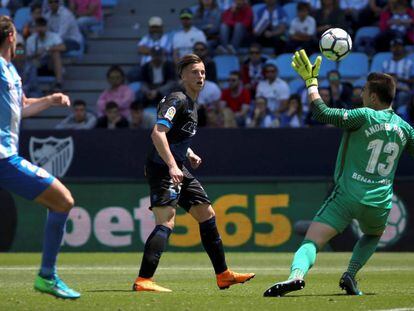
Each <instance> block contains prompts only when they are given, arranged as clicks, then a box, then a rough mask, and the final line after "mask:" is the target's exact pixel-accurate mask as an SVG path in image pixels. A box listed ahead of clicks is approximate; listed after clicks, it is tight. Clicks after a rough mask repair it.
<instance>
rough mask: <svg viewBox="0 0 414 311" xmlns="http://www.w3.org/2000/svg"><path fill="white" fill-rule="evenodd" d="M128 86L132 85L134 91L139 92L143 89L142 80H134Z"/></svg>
mask: <svg viewBox="0 0 414 311" xmlns="http://www.w3.org/2000/svg"><path fill="white" fill-rule="evenodd" d="M128 86H129V87H130V89H131V90H133V91H134V93H138V92H139V90H140V89H141V82H139V81H136V82H132V83H130V84H128Z"/></svg>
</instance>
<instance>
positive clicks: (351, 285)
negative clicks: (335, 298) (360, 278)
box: [339, 272, 362, 296]
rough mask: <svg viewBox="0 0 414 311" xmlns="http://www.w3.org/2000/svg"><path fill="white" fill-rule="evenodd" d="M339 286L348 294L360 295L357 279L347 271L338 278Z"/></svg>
mask: <svg viewBox="0 0 414 311" xmlns="http://www.w3.org/2000/svg"><path fill="white" fill-rule="evenodd" d="M339 287H340V288H341V289H343V290H345V291H346V293H347V294H348V295H358V296H361V295H362V292H361V291H360V290H359V289H358V283H357V281H356V280H355V278H354V277H353V276H352V275H350V274H349V273H348V272H344V274H342V277H341V279H340V280H339Z"/></svg>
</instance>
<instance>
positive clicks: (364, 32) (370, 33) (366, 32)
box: [354, 26, 380, 46]
mask: <svg viewBox="0 0 414 311" xmlns="http://www.w3.org/2000/svg"><path fill="white" fill-rule="evenodd" d="M379 32H380V29H379V27H375V26H367V27H361V28H359V29H358V31H357V32H356V34H355V38H354V43H355V45H356V46H357V45H358V44H359V43H360V41H361V40H362V39H363V38H375V37H376V36H377V35H378V34H379Z"/></svg>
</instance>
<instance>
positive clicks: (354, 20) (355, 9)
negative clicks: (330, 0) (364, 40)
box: [339, 0, 369, 32]
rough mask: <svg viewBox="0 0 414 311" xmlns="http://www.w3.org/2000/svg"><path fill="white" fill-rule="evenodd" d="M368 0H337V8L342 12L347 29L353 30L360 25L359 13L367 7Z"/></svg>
mask: <svg viewBox="0 0 414 311" xmlns="http://www.w3.org/2000/svg"><path fill="white" fill-rule="evenodd" d="M368 2H369V0H339V8H340V9H341V10H342V11H343V12H344V16H345V21H346V23H347V28H348V29H353V31H354V32H355V31H356V30H357V29H358V28H359V27H360V22H359V20H360V18H359V17H360V14H361V12H362V11H363V10H365V9H366V8H367V7H368Z"/></svg>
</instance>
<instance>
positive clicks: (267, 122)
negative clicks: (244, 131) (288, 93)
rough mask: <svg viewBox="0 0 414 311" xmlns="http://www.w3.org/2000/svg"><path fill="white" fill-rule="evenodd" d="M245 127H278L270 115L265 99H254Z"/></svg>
mask: <svg viewBox="0 0 414 311" xmlns="http://www.w3.org/2000/svg"><path fill="white" fill-rule="evenodd" d="M246 126H247V127H261V128H271V127H278V126H279V120H278V119H277V118H276V117H275V116H274V115H273V114H272V113H271V111H270V110H269V108H268V103H267V99H266V97H262V96H259V97H256V99H255V100H254V106H253V109H252V110H251V112H250V114H249V116H248V117H247V119H246Z"/></svg>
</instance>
